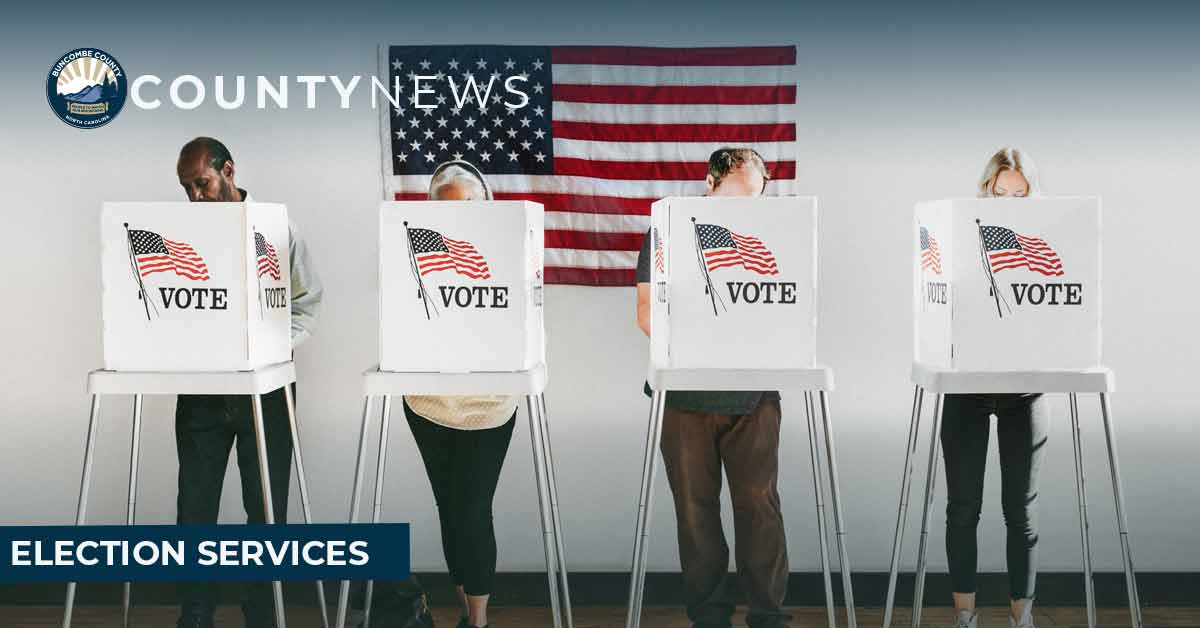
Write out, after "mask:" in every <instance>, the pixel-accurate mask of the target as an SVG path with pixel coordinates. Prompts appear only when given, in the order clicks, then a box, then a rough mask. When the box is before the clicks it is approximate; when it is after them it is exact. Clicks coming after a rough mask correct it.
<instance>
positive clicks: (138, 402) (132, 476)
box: [121, 395, 142, 628]
mask: <svg viewBox="0 0 1200 628" xmlns="http://www.w3.org/2000/svg"><path fill="white" fill-rule="evenodd" d="M131 431H132V432H133V435H132V436H131V437H130V444H129V492H128V493H127V494H126V499H125V525H128V526H131V525H133V522H134V516H135V514H136V512H137V482H138V458H139V457H140V454H141V446H142V441H141V438H142V396H141V395H134V396H133V429H132V430H131ZM121 589H122V591H121V625H122V626H124V627H125V628H129V607H130V605H131V602H132V598H133V584H132V583H130V582H126V583H124V585H123V586H122V587H121Z"/></svg>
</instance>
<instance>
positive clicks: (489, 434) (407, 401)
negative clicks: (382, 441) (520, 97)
mask: <svg viewBox="0 0 1200 628" xmlns="http://www.w3.org/2000/svg"><path fill="white" fill-rule="evenodd" d="M491 198H492V193H491V190H490V189H489V188H488V185H487V182H486V181H485V180H484V178H483V175H482V174H481V173H480V172H479V170H478V169H476V168H475V167H474V166H473V165H471V164H470V163H467V162H465V161H450V162H446V163H444V164H442V165H440V166H438V167H437V169H436V170H434V173H433V178H432V180H431V181H430V184H429V199H430V200H435V201H438V200H440V201H485V200H491ZM404 414H405V416H406V417H407V418H408V426H409V428H410V429H411V430H412V434H413V438H414V439H416V441H417V448H418V449H420V451H421V459H422V460H423V461H424V463H425V471H426V473H427V474H428V476H429V483H430V485H432V487H433V495H434V498H435V499H436V500H437V507H438V518H439V520H440V523H441V530H442V551H443V552H444V554H445V557H446V564H447V565H448V566H449V568H450V578H451V579H452V580H453V582H454V585H455V587H456V589H457V593H458V600H459V604H460V605H461V607H462V619H461V620H460V621H459V622H458V626H459V628H462V627H484V628H486V626H487V625H488V620H487V604H488V598H489V597H490V595H491V592H492V581H493V579H494V577H495V575H496V533H495V529H494V528H493V525H492V499H493V498H494V497H495V494H496V484H497V482H499V480H500V469H501V467H503V466H504V458H505V456H506V454H507V453H508V445H509V442H510V441H511V440H512V433H513V425H514V424H515V423H516V421H515V419H516V414H517V398H516V397H515V396H508V395H479V396H465V397H444V396H428V395H406V396H405V397H404Z"/></svg>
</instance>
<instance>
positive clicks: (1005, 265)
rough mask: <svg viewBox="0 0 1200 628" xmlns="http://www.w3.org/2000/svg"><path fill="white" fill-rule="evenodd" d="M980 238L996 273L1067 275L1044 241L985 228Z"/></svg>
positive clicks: (1002, 229)
mask: <svg viewBox="0 0 1200 628" xmlns="http://www.w3.org/2000/svg"><path fill="white" fill-rule="evenodd" d="M979 237H980V238H982V239H983V246H984V248H985V249H986V250H987V256H988V263H989V264H990V265H991V270H992V272H994V273H995V272H1000V271H1002V270H1007V269H1009V268H1026V269H1029V270H1031V271H1033V272H1035V273H1040V274H1043V275H1048V276H1052V277H1056V276H1059V275H1063V274H1065V273H1064V272H1063V265H1062V259H1060V258H1059V257H1058V253H1055V252H1054V249H1052V248H1050V245H1049V244H1047V243H1046V241H1045V240H1043V239H1041V238H1034V237H1030V236H1025V235H1021V234H1019V233H1017V232H1016V231H1013V230H1012V229H1009V228H1007V227H996V226H989V225H983V226H981V227H980V228H979Z"/></svg>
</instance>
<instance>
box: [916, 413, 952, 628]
mask: <svg viewBox="0 0 1200 628" xmlns="http://www.w3.org/2000/svg"><path fill="white" fill-rule="evenodd" d="M943 397H945V395H941V394H939V395H937V396H936V397H934V401H933V429H932V430H931V431H930V436H929V441H930V442H929V472H928V473H927V474H926V476H925V498H924V499H925V501H924V507H923V508H922V512H921V543H920V547H919V548H918V549H917V576H916V582H915V585H914V589H913V612H912V628H921V609H922V606H923V605H924V602H925V599H924V598H925V570H926V569H927V568H928V566H929V565H928V563H927V562H926V553H927V551H928V549H929V511H930V509H932V508H933V495H934V486H936V484H937V467H938V449H939V448H940V445H941V440H940V433H941V431H942V399H943Z"/></svg>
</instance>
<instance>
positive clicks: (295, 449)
mask: <svg viewBox="0 0 1200 628" xmlns="http://www.w3.org/2000/svg"><path fill="white" fill-rule="evenodd" d="M283 397H284V399H285V400H286V401H287V410H288V423H289V424H290V425H291V428H292V454H293V455H294V456H295V457H296V479H297V480H298V481H299V484H300V506H301V507H302V509H303V512H304V523H312V507H311V506H309V502H308V481H307V480H306V479H305V475H304V460H303V459H302V458H301V456H300V451H301V449H302V448H301V447H300V423H299V421H297V420H296V400H295V399H293V398H292V387H291V386H290V385H287V386H284V387H283ZM317 606H318V607H320V609H321V626H323V627H324V628H329V610H328V609H327V608H326V605H325V583H323V582H321V581H320V580H317ZM125 628H129V627H128V626H126V627H125Z"/></svg>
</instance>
